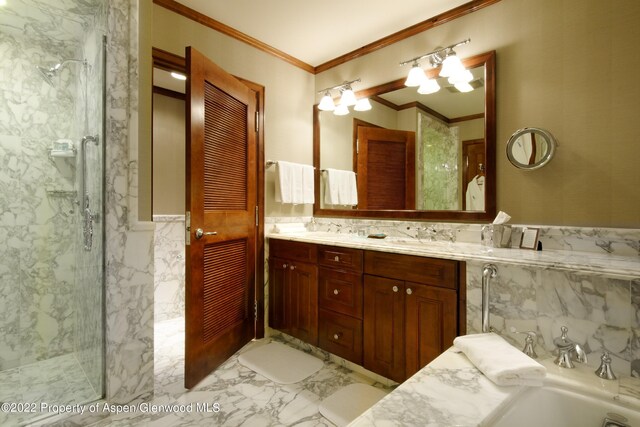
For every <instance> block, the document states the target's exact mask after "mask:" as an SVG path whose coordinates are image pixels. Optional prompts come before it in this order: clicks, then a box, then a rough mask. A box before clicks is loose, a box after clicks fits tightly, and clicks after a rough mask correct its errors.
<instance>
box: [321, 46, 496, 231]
mask: <svg viewBox="0 0 640 427" xmlns="http://www.w3.org/2000/svg"><path fill="white" fill-rule="evenodd" d="M462 62H463V65H464V66H465V67H466V68H467V69H469V70H470V71H471V72H472V74H473V80H472V81H471V85H472V86H473V87H474V90H473V91H471V92H466V93H461V92H459V91H457V90H456V89H455V88H453V85H450V84H449V83H448V82H447V79H445V78H439V77H438V73H439V68H436V69H431V70H426V73H427V76H428V77H434V78H437V80H438V83H439V84H440V86H441V89H440V91H438V92H437V93H434V94H430V95H421V94H418V93H417V91H416V88H413V87H411V88H410V87H406V86H405V85H404V81H405V79H404V78H403V79H399V80H395V81H392V82H389V83H386V84H382V85H379V86H375V87H372V88H369V89H365V90H362V91H359V92H357V93H356V96H357V97H358V98H364V97H368V98H369V99H370V101H371V104H372V106H373V108H372V109H371V110H369V111H364V112H356V111H354V112H352V114H349V115H347V116H336V115H334V114H332V113H331V112H330V111H320V110H318V108H317V105H316V106H314V153H313V154H314V166H315V168H316V176H315V191H316V203H315V204H314V215H316V216H337V217H361V218H408V219H409V218H413V219H426V220H443V221H486V220H491V219H493V217H494V216H495V213H496V196H495V195H496V178H495V177H496V172H495V153H496V142H495V140H496V117H495V52H494V51H491V52H487V53H484V54H480V55H476V56H474V57H471V58H468V59H466V60H463V61H462ZM327 169H329V170H331V169H335V170H341V171H345V170H346V171H352V172H355V174H356V182H357V193H358V195H357V205H354V206H346V205H336V204H328V203H327V202H328V201H331V197H327V195H326V194H325V191H324V190H325V186H326V184H327V180H328V179H327V175H328V174H327ZM483 194H484V197H482V195H483Z"/></svg>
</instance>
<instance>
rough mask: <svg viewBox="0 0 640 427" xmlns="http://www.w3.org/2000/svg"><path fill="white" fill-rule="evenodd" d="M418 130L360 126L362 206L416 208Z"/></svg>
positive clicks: (359, 198) (370, 207) (360, 205)
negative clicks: (416, 146) (416, 141)
mask: <svg viewBox="0 0 640 427" xmlns="http://www.w3.org/2000/svg"><path fill="white" fill-rule="evenodd" d="M415 138H416V136H415V132H409V131H402V130H393V129H385V128H376V127H364V126H360V127H358V159H357V169H358V170H357V173H358V180H357V182H358V209H383V210H384V209H401V210H404V209H410V210H412V209H415V208H416V188H415V187H416V184H415V183H416V177H415V175H416V165H415V162H416V155H415Z"/></svg>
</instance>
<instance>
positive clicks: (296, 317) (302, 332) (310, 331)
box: [289, 262, 318, 345]
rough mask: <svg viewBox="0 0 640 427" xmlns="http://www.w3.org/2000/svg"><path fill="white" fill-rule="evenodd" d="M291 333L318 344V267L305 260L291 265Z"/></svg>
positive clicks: (310, 342)
mask: <svg viewBox="0 0 640 427" xmlns="http://www.w3.org/2000/svg"><path fill="white" fill-rule="evenodd" d="M289 280H290V286H289V292H290V301H291V305H290V310H289V314H290V316H291V317H290V319H291V321H290V323H291V330H290V334H291V335H293V336H294V337H296V338H299V339H301V340H302V341H305V342H308V343H309V344H312V345H318V267H317V266H316V265H312V264H307V263H303V262H292V263H291V265H290V266H289Z"/></svg>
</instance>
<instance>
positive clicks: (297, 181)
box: [275, 160, 314, 204]
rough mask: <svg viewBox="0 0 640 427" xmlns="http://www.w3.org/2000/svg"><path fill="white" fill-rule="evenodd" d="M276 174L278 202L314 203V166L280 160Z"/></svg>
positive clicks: (276, 196)
mask: <svg viewBox="0 0 640 427" xmlns="http://www.w3.org/2000/svg"><path fill="white" fill-rule="evenodd" d="M276 174H277V177H276V194H275V199H276V202H281V203H293V204H302V203H311V204H313V203H314V194H313V166H309V165H302V164H299V163H291V162H285V161H282V160H279V161H278V164H277V168H276Z"/></svg>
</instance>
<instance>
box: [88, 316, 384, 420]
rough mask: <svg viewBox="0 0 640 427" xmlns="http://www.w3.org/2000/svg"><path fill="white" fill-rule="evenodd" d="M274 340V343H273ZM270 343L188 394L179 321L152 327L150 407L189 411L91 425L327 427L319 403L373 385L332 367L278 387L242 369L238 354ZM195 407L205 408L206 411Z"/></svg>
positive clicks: (229, 364) (134, 415)
mask: <svg viewBox="0 0 640 427" xmlns="http://www.w3.org/2000/svg"><path fill="white" fill-rule="evenodd" d="M273 339H277V338H275V337H274V338H273ZM270 340H271V339H270V338H267V339H263V340H258V341H254V342H251V343H249V344H247V345H246V346H245V347H244V348H242V349H241V350H240V351H239V352H237V353H236V354H234V355H233V356H232V357H231V358H230V359H229V360H227V361H226V362H225V363H223V364H222V365H221V366H220V367H218V369H216V370H215V371H214V372H213V373H211V374H210V375H209V376H208V377H207V378H205V379H204V380H203V381H201V382H200V383H199V384H198V385H197V386H196V387H195V388H193V389H192V390H186V389H185V388H184V385H183V381H184V376H183V372H184V319H183V318H178V319H171V320H167V321H163V322H158V323H156V325H155V346H156V347H155V392H154V397H153V399H152V401H151V402H150V403H152V404H156V405H183V406H184V408H188V407H189V406H188V405H192V408H193V410H185V411H165V412H157V413H150V412H145V411H140V410H139V411H136V412H134V413H128V414H119V415H115V414H112V415H110V416H109V417H108V418H105V419H103V420H100V421H98V422H97V423H95V424H93V426H94V427H101V426H141V425H142V426H153V427H162V426H172V427H177V426H212V425H215V426H252V427H253V426H290V425H296V426H310V427H311V426H332V425H333V424H331V423H330V422H329V421H327V420H326V419H325V418H323V417H322V415H320V413H319V412H318V404H319V403H320V402H321V401H322V399H324V398H326V397H328V396H329V395H330V394H332V393H333V392H335V391H337V390H338V389H340V388H341V387H343V386H346V385H349V384H353V383H356V382H360V383H367V384H372V385H375V386H379V387H382V385H380V384H377V383H374V381H373V380H370V379H368V378H366V377H364V376H361V375H359V374H356V373H354V372H352V371H350V370H348V369H346V368H343V367H340V366H338V365H336V364H335V363H332V362H329V361H325V362H324V366H323V368H322V369H320V371H318V372H316V373H315V374H313V375H311V376H310V377H308V378H307V379H305V380H303V381H301V382H299V383H296V384H288V385H281V384H276V383H273V382H272V381H270V380H268V379H267V378H265V377H263V376H261V375H259V374H257V373H255V372H254V371H252V370H250V369H248V368H246V367H244V366H242V365H241V364H240V363H239V362H238V355H239V354H241V353H242V352H245V351H247V350H249V349H251V348H253V347H254V346H257V345H264V344H265V343H267V342H269V341H270ZM196 405H201V406H202V405H209V411H208V412H207V411H203V410H197V409H196Z"/></svg>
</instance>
